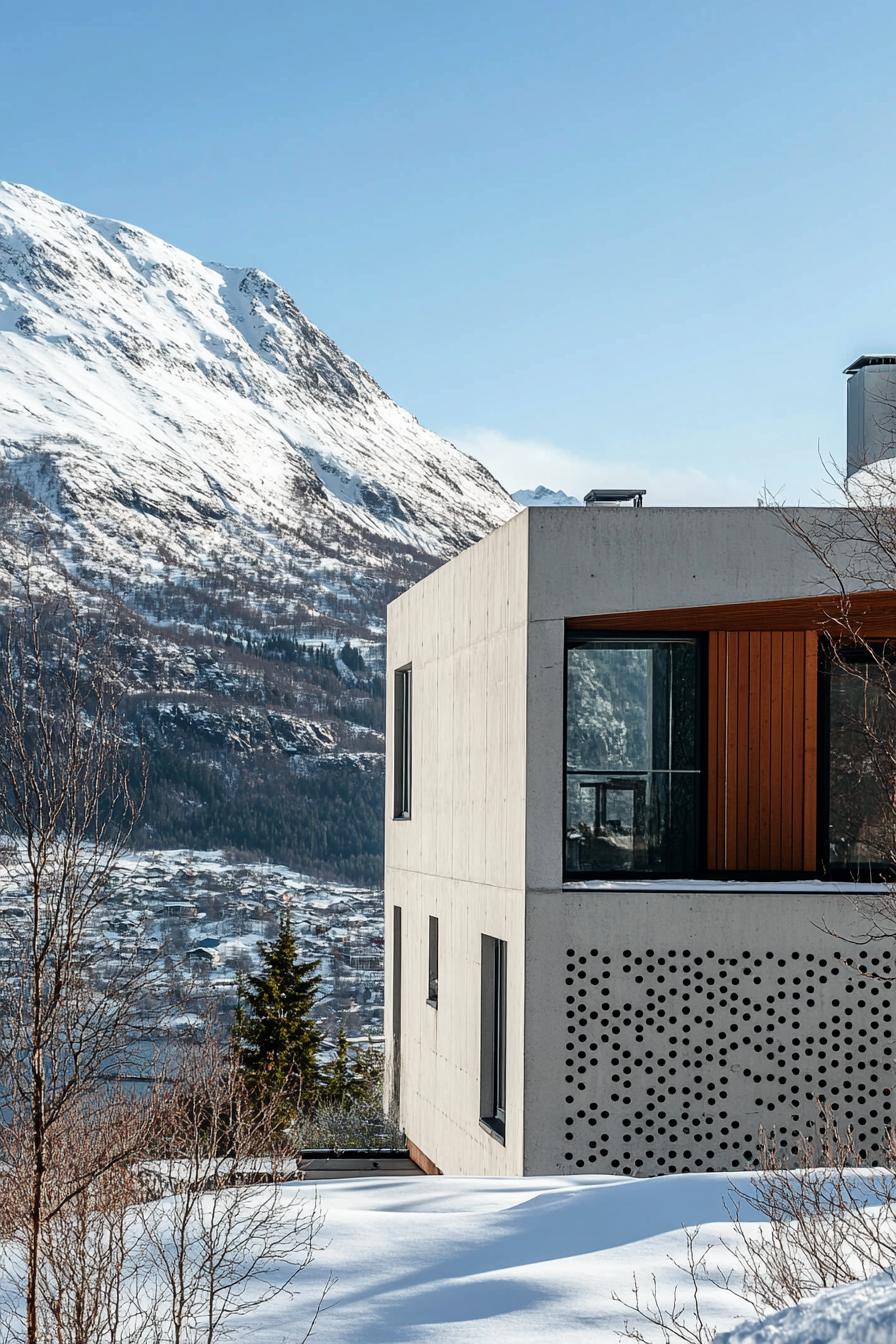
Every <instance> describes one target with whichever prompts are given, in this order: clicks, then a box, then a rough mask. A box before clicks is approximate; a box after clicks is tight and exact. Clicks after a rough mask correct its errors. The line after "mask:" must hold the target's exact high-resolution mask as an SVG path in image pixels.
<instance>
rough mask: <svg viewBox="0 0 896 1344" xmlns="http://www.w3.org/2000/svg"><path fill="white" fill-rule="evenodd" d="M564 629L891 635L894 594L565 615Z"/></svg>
mask: <svg viewBox="0 0 896 1344" xmlns="http://www.w3.org/2000/svg"><path fill="white" fill-rule="evenodd" d="M566 627H567V629H568V630H583V631H584V630H595V631H597V630H599V631H604V630H633V631H638V632H640V633H643V634H647V633H650V634H652V633H653V632H654V631H657V632H659V631H663V630H675V631H682V632H685V631H700V630H822V631H827V632H828V633H829V634H832V635H835V634H837V633H838V631H839V632H842V633H844V634H862V635H864V636H867V637H875V636H876V637H878V638H886V637H890V636H896V591H894V590H892V589H881V590H878V591H875V592H865V593H852V594H851V595H850V596H849V598H848V599H847V600H844V599H843V598H842V597H841V596H840V595H839V594H832V593H829V594H826V595H825V596H823V597H787V598H781V599H779V600H777V601H774V602H728V603H722V604H720V605H716V606H708V607H665V608H662V609H660V610H656V611H612V612H603V613H597V614H595V615H594V616H570V617H568V618H567V621H566Z"/></svg>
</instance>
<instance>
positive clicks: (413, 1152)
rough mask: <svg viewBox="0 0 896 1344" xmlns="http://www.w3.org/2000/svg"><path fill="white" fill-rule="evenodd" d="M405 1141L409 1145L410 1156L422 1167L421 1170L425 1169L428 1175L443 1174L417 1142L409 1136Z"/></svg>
mask: <svg viewBox="0 0 896 1344" xmlns="http://www.w3.org/2000/svg"><path fill="white" fill-rule="evenodd" d="M405 1142H406V1143H407V1145H408V1157H409V1158H410V1159H411V1161H412V1162H413V1163H415V1164H416V1165H417V1166H418V1167H419V1168H420V1170H421V1171H425V1172H426V1175H427V1176H441V1175H442V1172H441V1171H440V1169H439V1168H438V1167H437V1166H436V1164H435V1162H431V1161H430V1159H429V1158H428V1157H427V1156H426V1154H425V1153H424V1152H423V1151H422V1150H421V1149H420V1148H418V1147H417V1145H416V1143H413V1142H412V1141H411V1140H410V1139H408V1138H405Z"/></svg>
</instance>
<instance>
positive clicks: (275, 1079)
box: [234, 906, 323, 1121]
mask: <svg viewBox="0 0 896 1344" xmlns="http://www.w3.org/2000/svg"><path fill="white" fill-rule="evenodd" d="M261 958H262V969H261V971H260V973H259V974H258V975H250V976H249V977H248V978H247V980H246V983H245V986H244V987H243V988H242V989H241V993H240V1002H239V1007H238V1012H237V1019H236V1022H235V1023H234V1036H235V1041H236V1046H237V1049H238V1050H239V1057H240V1063H241V1066H242V1069H243V1073H244V1075H245V1078H246V1081H247V1083H248V1084H249V1086H250V1088H252V1089H257V1090H258V1092H259V1093H260V1094H261V1095H262V1096H264V1097H266V1098H268V1099H269V1098H271V1097H273V1096H279V1097H282V1098H283V1101H284V1103H285V1104H286V1105H287V1106H288V1107H290V1108H291V1109H293V1110H294V1111H295V1110H298V1109H299V1108H301V1109H302V1110H312V1109H313V1108H314V1106H315V1104H316V1102H317V1100H318V1097H319V1094H320V1089H321V1083H322V1079H321V1076H320V1069H319V1066H318V1062H317V1052H318V1050H319V1048H320V1045H321V1042H322V1040H323V1033H322V1032H321V1030H320V1028H319V1027H318V1025H317V1023H316V1022H315V1020H314V1018H313V1016H312V1009H313V1007H314V1002H315V999H316V998H317V992H318V989H319V987H320V976H319V975H318V974H317V968H318V962H316V961H302V959H301V956H300V954H299V948H298V944H297V943H296V938H295V934H294V933H293V928H292V917H291V915H290V911H289V907H288V906H287V907H286V908H285V909H284V911H283V913H282V914H281V916H280V927H279V929H278V932H277V937H276V939H275V940H274V942H273V943H264V944H263V945H262V949H261ZM289 1118H291V1117H287V1116H284V1121H286V1120H287V1119H289Z"/></svg>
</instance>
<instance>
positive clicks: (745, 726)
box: [707, 630, 818, 872]
mask: <svg viewBox="0 0 896 1344" xmlns="http://www.w3.org/2000/svg"><path fill="white" fill-rule="evenodd" d="M708 653H709V656H708V660H707V664H708V679H709V684H708V687H707V692H708V694H707V702H708V704H707V708H708V736H707V801H708V807H707V864H708V866H709V868H710V869H712V870H714V871H729V872H734V871H738V870H739V871H741V872H805V871H812V870H813V869H814V868H815V830H816V778H817V775H816V772H817V760H816V756H817V750H816V733H817V726H818V723H817V714H818V706H817V699H818V697H817V671H818V635H817V634H816V632H815V631H811V630H744V631H740V630H720V631H711V632H710V634H709V650H708Z"/></svg>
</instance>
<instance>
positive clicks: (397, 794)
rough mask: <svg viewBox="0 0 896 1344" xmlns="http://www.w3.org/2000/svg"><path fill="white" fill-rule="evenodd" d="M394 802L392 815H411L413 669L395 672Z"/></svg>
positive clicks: (404, 668)
mask: <svg viewBox="0 0 896 1344" xmlns="http://www.w3.org/2000/svg"><path fill="white" fill-rule="evenodd" d="M394 715H395V717H394V748H395V756H394V762H393V764H394V785H395V787H394V804H393V808H392V815H393V816H395V817H409V816H410V815H411V669H410V668H409V667H402V668H400V669H399V670H398V671H397V672H396V673H395V709H394Z"/></svg>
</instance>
